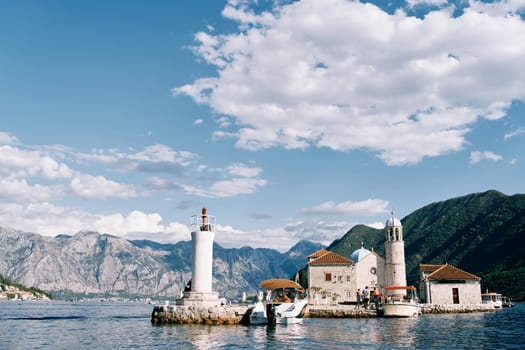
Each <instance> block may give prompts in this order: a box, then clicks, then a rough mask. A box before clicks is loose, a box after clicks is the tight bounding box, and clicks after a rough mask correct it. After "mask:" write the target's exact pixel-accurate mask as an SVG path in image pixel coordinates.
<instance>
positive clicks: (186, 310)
mask: <svg viewBox="0 0 525 350" xmlns="http://www.w3.org/2000/svg"><path fill="white" fill-rule="evenodd" d="M252 309H253V305H222V306H202V305H201V306H199V305H191V306H187V305H157V306H154V308H153V312H152V313H151V323H153V324H154V325H161V324H210V325H232V324H249V316H250V313H251V311H252ZM493 311H494V307H493V306H492V305H486V304H475V305H432V304H422V305H421V312H422V313H423V314H459V313H474V312H493ZM380 316H381V310H377V311H376V310H374V309H355V306H354V305H308V306H307V308H306V311H305V315H304V317H305V318H374V317H380Z"/></svg>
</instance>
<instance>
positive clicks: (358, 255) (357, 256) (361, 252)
mask: <svg viewBox="0 0 525 350" xmlns="http://www.w3.org/2000/svg"><path fill="white" fill-rule="evenodd" d="M370 253H371V251H370V250H368V249H365V248H364V247H363V246H362V245H361V248H359V249H357V250H354V252H353V253H352V254H351V255H350V260H352V261H353V262H354V263H357V262H359V260H361V259H363V258H364V257H365V256H367V255H368V254H370Z"/></svg>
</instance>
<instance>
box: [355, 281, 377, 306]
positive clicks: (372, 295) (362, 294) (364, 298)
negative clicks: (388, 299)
mask: <svg viewBox="0 0 525 350" xmlns="http://www.w3.org/2000/svg"><path fill="white" fill-rule="evenodd" d="M355 299H356V304H355V308H356V309H360V308H361V306H363V308H364V309H368V308H369V307H370V305H371V304H370V303H373V305H374V308H375V309H377V308H378V307H379V304H380V303H381V292H380V291H379V289H377V288H376V287H374V289H372V290H369V289H368V286H365V289H363V290H362V291H361V289H357V291H356V292H355Z"/></svg>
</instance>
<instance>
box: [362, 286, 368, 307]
mask: <svg viewBox="0 0 525 350" xmlns="http://www.w3.org/2000/svg"><path fill="white" fill-rule="evenodd" d="M369 301H370V291H369V290H368V286H365V289H363V307H364V308H365V309H368V302H369Z"/></svg>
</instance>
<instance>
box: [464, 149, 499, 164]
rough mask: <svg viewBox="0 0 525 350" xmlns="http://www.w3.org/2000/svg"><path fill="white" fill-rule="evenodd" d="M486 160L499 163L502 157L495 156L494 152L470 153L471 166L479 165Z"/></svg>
mask: <svg viewBox="0 0 525 350" xmlns="http://www.w3.org/2000/svg"><path fill="white" fill-rule="evenodd" d="M484 159H488V160H493V161H495V162H497V161H499V160H501V159H502V157H501V156H500V155H498V154H495V153H494V152H491V151H484V152H480V151H473V152H470V164H476V163H479V162H481V161H482V160H484Z"/></svg>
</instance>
